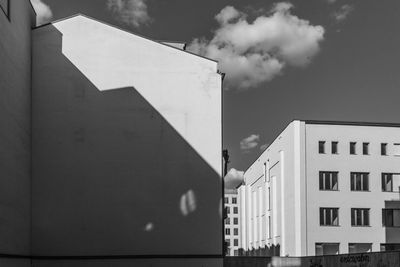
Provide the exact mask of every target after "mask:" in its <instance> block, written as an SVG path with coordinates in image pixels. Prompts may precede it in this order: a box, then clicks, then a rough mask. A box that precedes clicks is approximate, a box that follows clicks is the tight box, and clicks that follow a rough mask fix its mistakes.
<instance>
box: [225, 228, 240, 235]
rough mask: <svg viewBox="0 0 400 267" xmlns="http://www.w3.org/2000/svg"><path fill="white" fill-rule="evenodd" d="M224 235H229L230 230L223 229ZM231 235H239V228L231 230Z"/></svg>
mask: <svg viewBox="0 0 400 267" xmlns="http://www.w3.org/2000/svg"><path fill="white" fill-rule="evenodd" d="M225 235H231V229H230V228H225ZM233 235H239V228H233Z"/></svg>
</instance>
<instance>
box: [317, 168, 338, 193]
mask: <svg viewBox="0 0 400 267" xmlns="http://www.w3.org/2000/svg"><path fill="white" fill-rule="evenodd" d="M319 190H333V191H337V190H338V172H324V171H320V172H319Z"/></svg>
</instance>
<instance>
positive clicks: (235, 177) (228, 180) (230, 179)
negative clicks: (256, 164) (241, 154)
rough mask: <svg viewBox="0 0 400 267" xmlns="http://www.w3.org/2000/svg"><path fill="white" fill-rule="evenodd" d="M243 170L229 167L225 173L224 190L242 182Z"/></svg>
mask: <svg viewBox="0 0 400 267" xmlns="http://www.w3.org/2000/svg"><path fill="white" fill-rule="evenodd" d="M243 174H244V172H243V171H238V170H236V169H234V168H231V169H230V170H229V171H228V173H227V174H226V175H225V178H224V181H225V189H228V190H225V192H229V190H231V189H235V188H236V186H238V185H239V184H240V183H241V182H243Z"/></svg>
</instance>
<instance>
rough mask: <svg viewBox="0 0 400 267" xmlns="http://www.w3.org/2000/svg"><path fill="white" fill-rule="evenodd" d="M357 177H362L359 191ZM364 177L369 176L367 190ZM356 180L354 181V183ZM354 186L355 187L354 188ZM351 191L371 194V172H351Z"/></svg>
mask: <svg viewBox="0 0 400 267" xmlns="http://www.w3.org/2000/svg"><path fill="white" fill-rule="evenodd" d="M357 175H360V178H361V180H360V183H361V184H360V186H361V189H360V190H357ZM364 175H366V176H367V189H364V188H363V187H364V185H365V183H364V179H363V178H364ZM353 178H354V181H353ZM353 185H354V187H353ZM350 191H351V192H369V172H350Z"/></svg>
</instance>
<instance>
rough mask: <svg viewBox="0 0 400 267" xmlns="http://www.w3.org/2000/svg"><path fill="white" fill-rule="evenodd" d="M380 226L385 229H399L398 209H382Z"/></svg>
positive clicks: (399, 211)
mask: <svg viewBox="0 0 400 267" xmlns="http://www.w3.org/2000/svg"><path fill="white" fill-rule="evenodd" d="M382 224H383V226H385V227H400V209H382Z"/></svg>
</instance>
